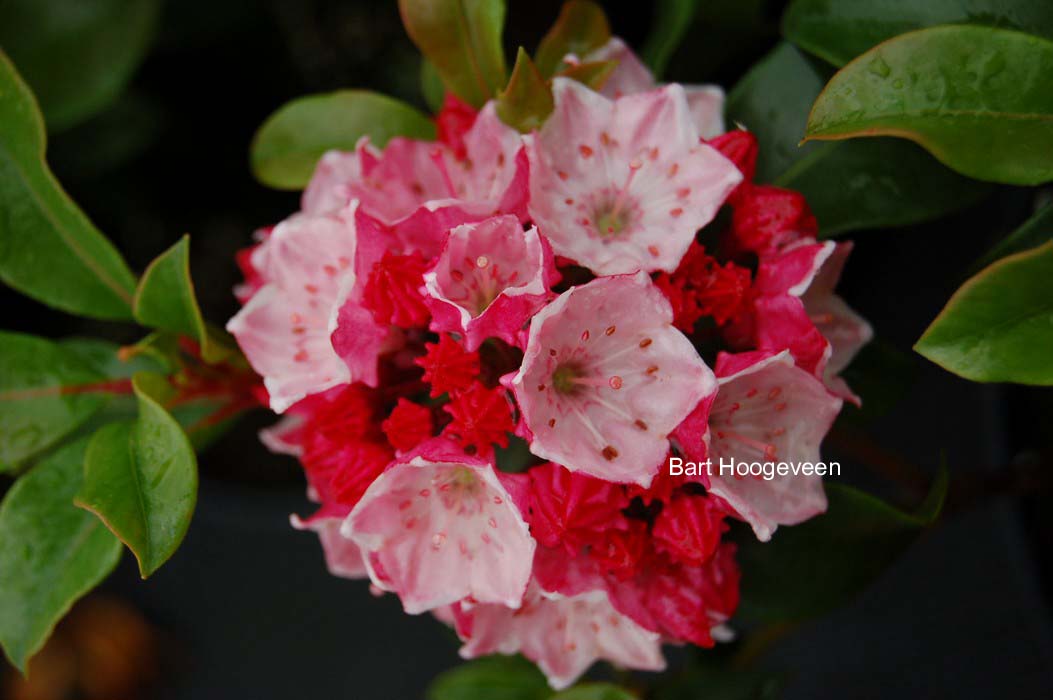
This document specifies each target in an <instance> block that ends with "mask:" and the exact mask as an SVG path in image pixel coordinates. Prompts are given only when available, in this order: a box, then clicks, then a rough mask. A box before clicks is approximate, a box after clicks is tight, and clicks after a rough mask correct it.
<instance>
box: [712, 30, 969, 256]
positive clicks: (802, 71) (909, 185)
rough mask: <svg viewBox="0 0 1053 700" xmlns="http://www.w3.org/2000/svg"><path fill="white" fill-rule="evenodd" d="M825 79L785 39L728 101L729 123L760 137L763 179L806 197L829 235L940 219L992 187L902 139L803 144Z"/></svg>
mask: <svg viewBox="0 0 1053 700" xmlns="http://www.w3.org/2000/svg"><path fill="white" fill-rule="evenodd" d="M824 80H825V78H824V76H823V75H822V74H821V73H820V71H819V70H818V69H817V68H816V67H815V65H813V63H812V62H811V61H810V60H809V59H808V58H807V57H805V56H804V55H803V54H801V52H799V51H798V50H797V49H795V48H794V47H792V46H790V45H789V44H785V43H784V44H780V45H779V46H778V47H776V49H775V50H774V51H772V52H771V53H769V54H768V55H767V56H766V57H765V58H764V59H762V60H761V61H760V62H759V63H758V64H757V65H755V66H754V67H753V68H752V69H751V70H750V71H749V73H747V74H746V76H745V77H744V78H743V79H742V80H741V81H740V82H739V83H738V85H736V86H735V88H734V89H733V90H732V91H731V93H730V94H729V95H728V101H727V106H726V113H727V118H728V121H729V123H734V122H738V123H741V124H742V125H743V126H745V127H746V128H748V129H749V130H750V131H752V132H753V133H754V134H756V136H757V140H758V141H759V144H760V154H759V157H758V161H757V181H758V182H769V183H772V182H773V183H774V184H777V185H779V186H782V187H788V188H791V189H795V190H798V191H800V192H801V193H802V194H804V196H805V197H806V198H807V199H808V203H809V204H810V205H811V207H812V209H813V211H814V212H815V214H816V217H817V218H818V220H819V227H820V231H821V232H822V234H823V235H824V236H831V235H835V234H838V233H842V232H845V231H851V230H857V229H867V228H880V227H888V226H901V225H907V224H913V223H918V222H921V221H926V220H930V219H935V218H939V217H941V216H944V215H946V214H948V213H950V212H952V211H955V210H957V209H960V208H962V207H965V206H968V205H970V204H974V203H976V202H977V201H979V200H980V199H981V198H982V197H983V196H984V195H985V194H986V193H987V192H988V191H989V186H988V185H984V184H982V183H977V182H975V181H973V180H969V179H968V178H964V177H961V176H960V175H957V174H955V173H953V172H951V171H950V170H948V169H947V168H945V167H944V166H942V165H940V164H939V163H938V162H936V161H935V160H934V159H933V158H932V157H930V156H929V155H928V154H926V153H925V152H924V151H923V150H922V149H921V148H919V147H918V146H916V145H914V144H912V143H909V142H905V141H901V140H898V139H874V140H872V141H870V140H856V141H844V142H837V143H822V144H820V143H810V144H804V145H803V146H799V145H798V144H799V142H800V139H801V134H802V133H803V131H804V127H805V123H806V121H807V116H808V110H809V108H810V106H811V103H812V101H813V100H814V99H815V97H816V96H818V94H819V92H820V90H821V89H822V87H823V83H824Z"/></svg>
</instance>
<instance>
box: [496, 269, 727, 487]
mask: <svg viewBox="0 0 1053 700" xmlns="http://www.w3.org/2000/svg"><path fill="white" fill-rule="evenodd" d="M672 320H673V313H672V310H671V309H670V307H669V302H667V301H666V299H665V297H664V296H662V293H661V292H660V291H658V289H657V288H656V287H655V286H654V284H653V283H652V282H651V280H650V278H649V277H648V276H647V275H646V274H644V273H642V272H641V273H637V274H635V275H624V276H615V277H604V278H600V279H597V280H594V281H593V282H590V283H589V284H586V285H584V286H582V287H574V288H571V289H570V290H568V291H566V292H564V293H563V294H562V295H560V297H559V298H557V299H556V300H555V301H553V302H552V303H551V304H549V305H548V306H546V307H545V308H544V309H542V310H541V311H540V312H538V314H537V315H536V316H535V317H534V319H533V321H532V322H531V325H530V335H529V338H528V341H527V347H526V353H525V355H524V357H523V364H522V367H521V368H520V370H519V372H518V373H517V374H516V375H515V377H513V378H512V380H511V386H512V388H513V390H514V391H515V395H516V400H517V401H518V403H519V406H520V409H521V410H522V412H523V419H524V421H525V423H526V425H527V427H528V428H529V430H530V432H531V433H532V435H533V440H532V442H531V444H530V450H531V452H533V453H534V454H535V455H537V456H539V457H542V458H544V459H550V460H552V461H554V462H556V463H558V464H562V465H563V466H565V467H566V468H567V469H570V470H571V471H581V472H585V473H586V474H590V475H592V476H595V477H598V478H601V479H607V480H608V481H616V482H635V483H637V484H640V485H643V486H647V485H648V484H650V483H651V479H652V478H653V477H654V475H655V473H656V472H657V471H658V468H659V466H660V465H661V464H662V463H663V462H664V460H665V457H666V454H667V453H668V450H669V441H668V438H667V436H668V434H669V433H670V431H672V430H673V429H674V428H675V427H676V426H677V425H678V424H679V423H680V421H682V420H683V419H684V417H685V416H687V414H688V413H689V412H690V411H691V409H692V408H694V407H695V405H696V404H698V402H699V401H701V400H702V399H703V398H705V397H706V396H708V395H709V394H711V393H713V391H715V389H716V381H715V379H714V377H713V373H712V372H711V371H710V370H709V368H708V367H706V364H705V363H704V362H703V361H702V359H701V358H700V357H699V356H698V352H697V351H696V350H695V348H694V347H693V346H692V345H691V342H690V341H689V340H688V339H687V338H686V337H684V335H683V334H682V333H681V332H680V331H678V330H676V329H675V328H674V327H673V325H672Z"/></svg>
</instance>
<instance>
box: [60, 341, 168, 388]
mask: <svg viewBox="0 0 1053 700" xmlns="http://www.w3.org/2000/svg"><path fill="white" fill-rule="evenodd" d="M59 345H61V346H62V347H63V348H65V349H66V350H70V351H72V352H74V353H76V354H77V356H78V357H79V358H80V359H81V361H82V362H84V363H85V364H86V365H88V366H89V367H91V368H92V369H94V370H95V371H96V372H98V373H99V374H101V375H102V376H103V377H105V378H107V379H131V378H132V376H133V375H134V374H135V373H136V372H164V371H166V367H165V366H164V365H163V364H162V363H161V362H160V361H158V360H157V359H155V358H154V357H151V356H149V355H147V354H144V353H139V354H136V355H133V356H131V357H128V358H125V357H123V356H122V355H121V346H119V345H117V344H116V343H111V342H110V341H108V340H100V339H98V338H66V339H64V340H62V341H60V342H59Z"/></svg>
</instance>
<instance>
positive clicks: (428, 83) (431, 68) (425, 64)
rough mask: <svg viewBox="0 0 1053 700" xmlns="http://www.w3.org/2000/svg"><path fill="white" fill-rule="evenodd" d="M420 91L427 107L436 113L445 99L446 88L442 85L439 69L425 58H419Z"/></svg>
mask: <svg viewBox="0 0 1053 700" xmlns="http://www.w3.org/2000/svg"><path fill="white" fill-rule="evenodd" d="M420 92H421V95H423V97H424V102H425V104H427V105H428V109H430V110H431V111H432V112H433V113H436V114H437V113H438V111H439V110H440V109H442V103H443V101H444V100H445V99H446V88H445V87H443V84H442V78H440V77H439V71H438V70H436V68H435V65H434V64H433V63H432V62H431V61H429V60H428V59H426V58H421V59H420Z"/></svg>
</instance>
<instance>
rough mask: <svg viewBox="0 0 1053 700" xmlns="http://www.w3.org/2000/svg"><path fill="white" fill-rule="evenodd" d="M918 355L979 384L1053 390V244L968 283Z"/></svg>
mask: <svg viewBox="0 0 1053 700" xmlns="http://www.w3.org/2000/svg"><path fill="white" fill-rule="evenodd" d="M914 349H915V350H917V351H918V352H919V353H921V354H922V355H924V356H925V357H927V358H928V359H930V360H932V361H933V362H935V363H936V364H938V365H940V366H941V367H943V368H944V369H946V370H947V371H949V372H953V373H955V374H957V375H958V376H960V377H965V378H966V379H971V380H973V381H974V382H1016V383H1019V384H1037V385H1041V386H1050V385H1053V241H1050V242H1048V243H1046V244H1045V245H1042V246H1040V247H1038V248H1034V249H1032V250H1026V251H1024V252H1022V253H1016V254H1014V255H1010V256H1008V257H1006V258H1002V259H1001V260H999V261H998V262H995V263H993V264H992V265H990V266H988V267H987V268H985V269H984V270H982V271H981V272H979V273H978V274H977V275H975V276H974V277H972V278H971V279H969V280H968V281H967V282H966V283H965V284H963V285H962V286H961V288H960V289H958V291H957V292H955V293H954V296H952V297H951V299H950V301H948V302H947V306H945V307H944V308H943V311H941V312H940V315H939V316H937V317H936V320H935V321H933V322H932V325H930V326H929V327H928V328H927V329H926V330H925V333H924V335H922V336H921V339H920V340H918V342H917V344H916V345H915V346H914Z"/></svg>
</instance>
